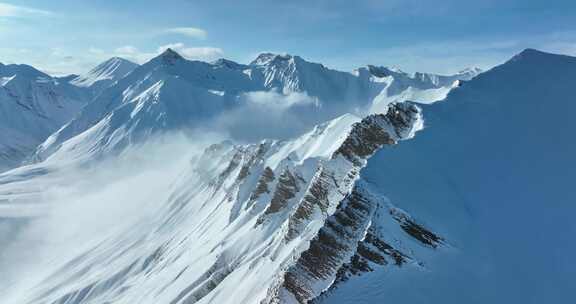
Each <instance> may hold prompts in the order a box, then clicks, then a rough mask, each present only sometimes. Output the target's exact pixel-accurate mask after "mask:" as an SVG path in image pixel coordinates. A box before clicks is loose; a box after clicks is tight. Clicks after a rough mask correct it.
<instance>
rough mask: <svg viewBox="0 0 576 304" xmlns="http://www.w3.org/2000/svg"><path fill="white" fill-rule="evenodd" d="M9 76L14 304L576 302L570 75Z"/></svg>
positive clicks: (211, 67) (124, 69) (291, 59)
mask: <svg viewBox="0 0 576 304" xmlns="http://www.w3.org/2000/svg"><path fill="white" fill-rule="evenodd" d="M0 76H1V77H2V78H1V81H2V82H1V83H0V84H1V87H0V90H1V91H0V130H1V131H2V132H0V172H1V173H0V248H1V249H0V303H9V304H11V303H14V304H24V303H30V304H36V303H38V304H40V303H58V304H72V303H74V304H82V303H86V304H88V303H93V304H100V303H110V304H112V303H170V304H190V303H247V304H250V303H262V304H266V303H270V304H272V303H278V304H279V303H330V304H331V303H380V302H385V301H390V302H396V303H439V302H445V303H510V302H518V303H543V302H555V303H556V302H557V303H560V302H561V299H565V298H566V296H567V294H566V293H568V292H569V291H570V288H568V287H569V285H570V281H571V277H573V275H574V274H575V273H576V266H575V265H576V264H575V263H574V262H572V255H573V253H574V251H575V250H574V249H575V246H574V245H573V244H572V242H571V235H572V233H573V232H576V225H575V224H574V221H573V220H572V219H571V218H572V217H573V214H574V213H575V211H576V205H574V197H575V195H574V194H575V193H574V190H573V188H572V187H571V183H572V182H573V181H574V180H576V176H575V173H574V168H576V166H575V165H576V163H575V160H574V156H573V155H575V154H576V146H575V144H574V141H573V140H571V138H572V137H573V136H572V135H571V131H572V130H573V127H572V126H571V115H573V114H572V113H573V112H574V111H572V109H573V108H574V105H573V99H574V98H573V97H572V94H573V93H572V92H573V89H572V88H573V87H574V81H575V79H576V77H575V76H576V58H573V57H569V56H563V55H555V54H548V53H543V52H540V51H536V50H531V49H528V50H525V51H523V52H522V53H520V54H518V55H516V56H515V57H513V58H512V59H510V60H509V61H507V62H505V63H504V64H502V65H500V66H497V67H495V68H493V69H491V70H489V71H486V72H481V71H479V70H477V69H470V70H466V71H463V72H461V73H458V74H456V75H450V76H442V75H435V74H426V73H414V74H409V73H405V72H402V71H399V70H397V69H389V68H385V67H377V66H366V67H361V68H358V69H356V70H354V71H353V72H341V71H337V70H332V69H329V68H327V67H325V66H323V65H322V64H318V63H312V62H308V61H306V60H304V59H302V58H301V57H299V56H291V55H277V54H270V53H264V54H261V55H259V56H258V57H257V58H256V59H255V60H254V61H252V62H251V63H249V64H240V63H236V62H232V61H229V60H225V59H221V60H217V61H214V62H211V63H208V62H202V61H190V60H187V59H185V58H183V57H182V56H180V55H179V54H178V53H177V52H175V51H173V50H171V49H167V50H166V51H165V52H163V53H162V54H160V55H159V56H157V57H155V58H153V59H152V60H150V61H148V62H146V63H144V64H142V65H137V64H134V63H132V62H129V61H127V60H124V59H121V58H113V59H110V60H109V61H106V62H104V63H102V64H101V65H99V66H97V67H96V68H94V69H93V70H92V71H90V72H89V73H87V74H85V75H81V76H71V77H60V78H57V77H51V76H49V75H47V74H44V73H42V72H39V71H37V70H35V69H34V68H32V67H29V66H23V65H19V66H16V65H0ZM2 171H3V172H2ZM544 278H545V279H544Z"/></svg>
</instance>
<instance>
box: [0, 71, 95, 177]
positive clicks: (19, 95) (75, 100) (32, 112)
mask: <svg viewBox="0 0 576 304" xmlns="http://www.w3.org/2000/svg"><path fill="white" fill-rule="evenodd" d="M87 99H88V96H87V95H86V93H85V92H84V91H83V90H81V89H79V88H77V87H75V86H73V85H70V84H69V83H67V82H65V81H61V80H59V79H56V78H52V77H50V76H48V75H46V74H44V73H42V72H40V71H38V70H36V69H34V68H32V67H30V66H27V65H2V64H0V171H3V170H5V169H7V168H11V167H14V166H16V165H18V164H19V163H20V162H21V161H22V160H23V159H24V158H25V157H26V156H27V155H29V154H30V153H31V152H32V151H33V150H34V148H35V146H37V145H38V144H40V143H41V142H42V141H44V140H45V139H46V138H47V137H48V136H49V135H50V134H51V133H52V132H54V131H56V130H57V129H58V128H60V127H61V126H62V125H63V124H64V123H66V122H67V121H68V120H70V119H71V118H72V117H73V116H74V115H75V114H76V113H77V112H78V111H79V110H80V108H81V107H82V106H83V105H84V104H85V103H86V101H87Z"/></svg>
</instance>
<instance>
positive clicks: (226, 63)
mask: <svg viewBox="0 0 576 304" xmlns="http://www.w3.org/2000/svg"><path fill="white" fill-rule="evenodd" d="M212 64H213V65H216V66H220V67H227V68H229V69H232V70H243V69H245V68H247V66H246V65H244V64H240V63H238V62H235V61H232V60H228V59H224V58H220V59H218V60H216V61H214V62H212Z"/></svg>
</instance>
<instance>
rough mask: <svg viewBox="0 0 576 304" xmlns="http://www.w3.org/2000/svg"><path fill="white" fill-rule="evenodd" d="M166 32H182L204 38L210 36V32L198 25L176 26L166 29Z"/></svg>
mask: <svg viewBox="0 0 576 304" xmlns="http://www.w3.org/2000/svg"><path fill="white" fill-rule="evenodd" d="M165 32H166V33H171V34H180V35H184V36H188V37H191V38H195V39H202V40H203V39H206V37H207V36H208V33H207V32H206V31H205V30H203V29H200V28H196V27H175V28H169V29H166V30H165Z"/></svg>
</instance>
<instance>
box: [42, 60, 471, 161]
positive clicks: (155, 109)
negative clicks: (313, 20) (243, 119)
mask: <svg viewBox="0 0 576 304" xmlns="http://www.w3.org/2000/svg"><path fill="white" fill-rule="evenodd" d="M382 70H383V68H380V69H378V68H374V67H371V68H365V69H361V70H359V71H357V72H355V73H346V72H340V71H335V70H330V69H328V68H326V67H324V66H322V65H321V64H316V63H310V62H307V61H305V60H303V59H302V58H300V57H298V56H289V55H285V56H284V55H274V54H263V55H260V56H259V57H258V58H257V59H256V60H255V61H254V62H252V63H251V64H250V65H242V64H238V63H234V62H232V61H229V60H224V59H221V60H218V61H215V62H213V63H206V62H200V61H188V60H185V59H184V58H182V57H181V56H180V55H179V54H177V53H176V52H174V51H173V50H171V49H168V50H167V51H166V52H164V53H163V54H161V55H160V56H158V57H156V58H154V59H152V60H151V61H150V62H148V63H146V64H144V65H142V66H140V67H137V68H136V69H134V70H133V71H132V72H131V73H129V75H127V76H126V77H124V78H122V79H120V80H119V81H118V82H117V83H115V84H114V85H113V86H112V87H110V88H109V89H107V90H105V91H104V92H103V93H102V94H100V95H99V96H98V97H97V98H96V100H94V101H93V102H92V103H91V104H90V105H89V106H87V107H86V108H85V109H84V111H82V113H81V114H80V115H79V116H78V117H76V118H75V119H74V120H73V121H71V122H70V123H69V124H68V125H66V126H65V127H64V128H63V129H62V130H59V131H58V132H57V133H55V134H54V135H52V136H51V137H50V138H48V139H47V140H46V141H45V142H44V143H43V144H42V145H41V146H40V147H39V149H38V150H37V153H36V155H35V158H36V159H39V160H43V159H46V158H48V157H49V156H51V155H52V154H53V153H54V152H56V151H58V150H60V149H62V151H61V152H66V151H71V150H74V151H75V152H74V153H76V154H77V155H79V154H82V152H83V151H84V152H86V151H91V153H92V156H93V154H94V153H95V154H100V153H104V152H106V151H115V150H116V151H117V150H121V149H122V148H123V147H125V146H126V144H128V143H135V142H138V141H139V140H140V139H141V138H144V137H146V136H147V135H146V134H153V133H156V132H163V131H167V130H171V129H175V128H183V127H197V126H206V125H207V124H209V123H211V122H213V121H218V119H216V118H217V117H220V119H224V120H227V116H226V113H228V112H229V111H232V110H235V109H236V110H237V109H243V108H245V107H246V108H250V107H252V106H253V104H257V106H262V105H261V104H260V105H258V103H262V99H264V100H265V101H269V100H271V99H273V100H278V99H279V100H286V102H285V103H286V105H285V104H282V105H279V106H278V107H274V106H271V105H264V106H268V107H271V108H272V109H271V111H276V112H278V111H281V112H282V113H287V114H286V116H288V117H298V119H299V124H301V125H302V126H304V127H311V126H313V125H316V124H318V123H320V122H322V121H326V120H329V119H333V118H334V117H337V116H340V115H342V114H344V113H349V112H352V113H362V114H364V113H366V112H367V110H368V109H369V108H373V109H372V110H371V112H372V113H384V112H386V108H387V105H388V104H389V103H391V102H402V101H405V100H414V99H416V100H418V99H422V100H423V101H426V102H431V101H433V100H436V99H440V98H443V97H444V95H445V93H446V92H447V91H448V90H450V89H451V88H452V87H453V85H454V81H456V80H457V79H469V78H470V77H472V76H473V73H472V72H468V73H463V74H459V75H456V76H450V77H448V76H437V75H428V74H417V75H408V74H406V73H401V72H397V73H395V74H393V75H388V74H386V75H384V74H383V72H382ZM437 91H439V92H437ZM267 93H269V94H268V95H267ZM267 96H268V97H267ZM294 96H296V98H294ZM295 99H297V100H303V101H304V102H296V103H295V102H294V100H295ZM376 105H377V106H376ZM239 112H240V113H241V114H238V115H250V114H246V113H244V112H246V111H241V110H240V111H239ZM254 115H255V114H254ZM259 115H262V113H260V114H259ZM264 115H268V114H266V113H264ZM280 116H281V115H280ZM224 124H226V121H225V122H224ZM61 152H59V153H60V154H61V156H55V157H63V158H69V157H70V156H69V155H67V154H68V153H61ZM90 157H91V156H90Z"/></svg>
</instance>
